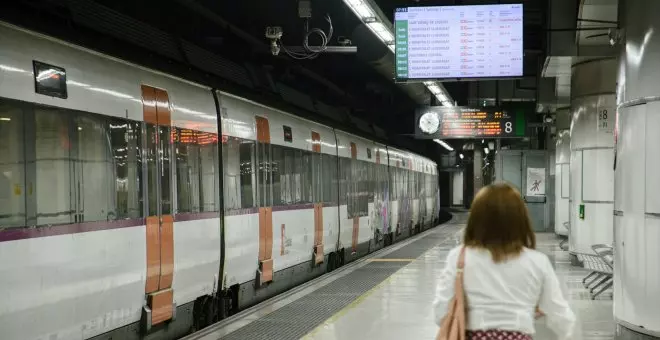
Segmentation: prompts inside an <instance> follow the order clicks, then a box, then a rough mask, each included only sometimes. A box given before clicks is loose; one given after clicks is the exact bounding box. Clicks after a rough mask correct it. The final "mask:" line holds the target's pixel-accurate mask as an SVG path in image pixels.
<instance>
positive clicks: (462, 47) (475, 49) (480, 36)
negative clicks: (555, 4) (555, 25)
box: [394, 4, 523, 81]
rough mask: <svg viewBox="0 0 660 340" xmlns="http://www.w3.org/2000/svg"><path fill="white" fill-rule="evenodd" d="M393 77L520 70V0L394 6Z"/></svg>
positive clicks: (507, 74)
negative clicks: (480, 3)
mask: <svg viewBox="0 0 660 340" xmlns="http://www.w3.org/2000/svg"><path fill="white" fill-rule="evenodd" d="M394 22H395V32H396V34H395V44H396V49H395V55H396V78H397V80H398V81H408V80H455V79H461V80H467V79H475V80H476V79H489V78H490V79H492V78H512V77H521V76H522V75H523V5H522V4H504V5H465V6H435V7H406V8H397V9H396V12H395V13H394Z"/></svg>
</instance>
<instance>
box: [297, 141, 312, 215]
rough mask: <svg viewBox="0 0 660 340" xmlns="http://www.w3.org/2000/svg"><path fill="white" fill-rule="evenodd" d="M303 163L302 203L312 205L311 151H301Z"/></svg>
mask: <svg viewBox="0 0 660 340" xmlns="http://www.w3.org/2000/svg"><path fill="white" fill-rule="evenodd" d="M301 154H302V162H301V169H300V174H301V176H300V177H301V180H300V182H301V193H302V198H301V202H300V203H305V204H308V203H312V184H313V183H312V181H313V176H312V153H311V152H309V151H301Z"/></svg>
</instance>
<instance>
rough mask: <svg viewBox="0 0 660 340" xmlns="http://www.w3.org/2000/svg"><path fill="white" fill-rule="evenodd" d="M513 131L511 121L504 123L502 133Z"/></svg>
mask: <svg viewBox="0 0 660 340" xmlns="http://www.w3.org/2000/svg"><path fill="white" fill-rule="evenodd" d="M512 132H513V122H505V123H504V133H506V134H507V135H508V134H511V133H512Z"/></svg>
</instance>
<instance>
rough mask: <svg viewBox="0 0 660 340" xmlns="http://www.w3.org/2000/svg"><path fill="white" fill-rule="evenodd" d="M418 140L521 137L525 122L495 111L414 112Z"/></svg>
mask: <svg viewBox="0 0 660 340" xmlns="http://www.w3.org/2000/svg"><path fill="white" fill-rule="evenodd" d="M415 116H416V117H415V118H416V119H415V121H416V122H417V124H416V129H415V135H416V137H417V138H427V139H433V138H440V139H442V138H449V139H450V138H481V137H483V138H509V137H510V138H513V137H523V134H524V125H525V123H524V119H523V120H522V121H521V120H520V119H516V118H517V117H516V116H514V115H512V114H509V113H508V112H507V111H505V110H502V109H498V108H489V107H485V108H471V107H447V106H433V107H426V108H423V109H418V110H417V112H416V113H415Z"/></svg>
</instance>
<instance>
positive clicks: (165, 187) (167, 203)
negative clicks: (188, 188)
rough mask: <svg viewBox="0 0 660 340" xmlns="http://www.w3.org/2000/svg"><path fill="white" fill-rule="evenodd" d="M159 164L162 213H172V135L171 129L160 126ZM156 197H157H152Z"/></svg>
mask: <svg viewBox="0 0 660 340" xmlns="http://www.w3.org/2000/svg"><path fill="white" fill-rule="evenodd" d="M158 138H159V143H158V162H159V163H160V188H159V190H160V198H161V200H160V209H161V211H160V213H161V214H163V215H168V214H171V213H172V184H171V181H172V165H171V164H172V163H171V162H172V134H171V127H169V126H163V125H159V126H158ZM150 197H155V196H150Z"/></svg>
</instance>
